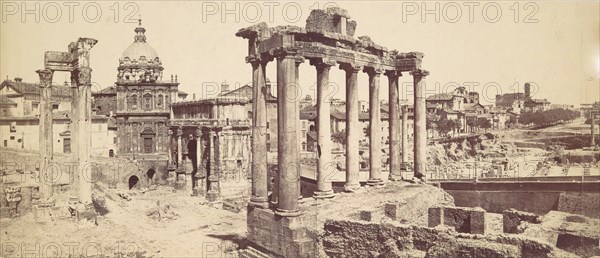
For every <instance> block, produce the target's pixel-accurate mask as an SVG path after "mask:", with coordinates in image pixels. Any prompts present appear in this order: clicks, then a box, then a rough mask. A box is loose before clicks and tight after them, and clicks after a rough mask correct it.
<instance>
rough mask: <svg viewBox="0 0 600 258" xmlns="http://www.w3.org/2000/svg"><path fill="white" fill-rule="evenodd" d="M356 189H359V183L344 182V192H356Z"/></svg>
mask: <svg viewBox="0 0 600 258" xmlns="http://www.w3.org/2000/svg"><path fill="white" fill-rule="evenodd" d="M358 189H360V184H359V183H353V184H345V185H344V191H345V192H350V193H353V192H356V191H357V190H358Z"/></svg>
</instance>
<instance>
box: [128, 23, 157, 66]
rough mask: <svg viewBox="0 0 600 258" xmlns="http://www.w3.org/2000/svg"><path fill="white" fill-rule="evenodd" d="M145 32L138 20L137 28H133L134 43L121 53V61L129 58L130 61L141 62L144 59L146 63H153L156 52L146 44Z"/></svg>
mask: <svg viewBox="0 0 600 258" xmlns="http://www.w3.org/2000/svg"><path fill="white" fill-rule="evenodd" d="M145 32H146V29H145V28H144V27H142V21H141V20H139V27H137V28H135V33H136V34H135V37H134V41H133V43H131V45H129V46H128V47H127V48H126V49H125V51H123V55H121V59H122V60H125V58H129V60H131V61H133V60H141V59H142V57H144V59H145V60H147V61H153V60H154V59H155V58H157V57H158V54H157V53H156V50H154V48H153V47H152V46H150V44H148V43H147V42H146V35H145V34H144V33H145Z"/></svg>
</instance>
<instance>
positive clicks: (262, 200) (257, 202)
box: [248, 196, 269, 209]
mask: <svg viewBox="0 0 600 258" xmlns="http://www.w3.org/2000/svg"><path fill="white" fill-rule="evenodd" d="M248 205H251V206H253V207H257V208H264V209H267V208H269V201H268V200H267V197H259V196H252V197H250V202H248Z"/></svg>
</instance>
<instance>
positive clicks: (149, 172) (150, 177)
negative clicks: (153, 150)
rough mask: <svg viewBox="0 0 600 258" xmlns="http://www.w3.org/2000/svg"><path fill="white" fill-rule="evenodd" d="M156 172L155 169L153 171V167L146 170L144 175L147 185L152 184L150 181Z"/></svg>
mask: <svg viewBox="0 0 600 258" xmlns="http://www.w3.org/2000/svg"><path fill="white" fill-rule="evenodd" d="M155 174H156V171H154V169H148V171H146V177H147V179H148V185H152V181H153V179H154V175H155Z"/></svg>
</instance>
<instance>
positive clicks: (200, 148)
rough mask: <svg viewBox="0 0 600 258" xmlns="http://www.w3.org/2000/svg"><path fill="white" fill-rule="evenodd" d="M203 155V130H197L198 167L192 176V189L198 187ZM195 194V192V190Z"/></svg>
mask: <svg viewBox="0 0 600 258" xmlns="http://www.w3.org/2000/svg"><path fill="white" fill-rule="evenodd" d="M202 153H204V146H203V144H202V128H201V127H198V128H196V167H195V168H194V170H195V172H194V173H193V174H192V182H194V183H193V185H192V189H196V188H197V187H198V181H197V177H198V172H200V170H201V169H202ZM193 191H194V192H195V190H193Z"/></svg>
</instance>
